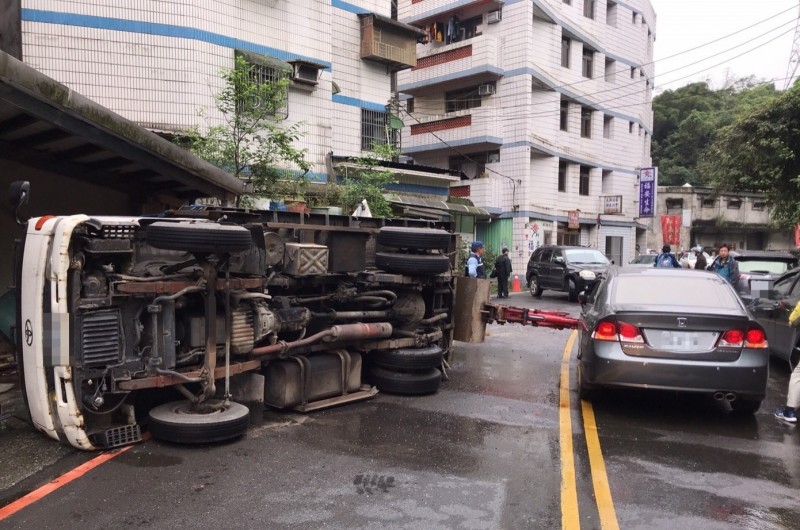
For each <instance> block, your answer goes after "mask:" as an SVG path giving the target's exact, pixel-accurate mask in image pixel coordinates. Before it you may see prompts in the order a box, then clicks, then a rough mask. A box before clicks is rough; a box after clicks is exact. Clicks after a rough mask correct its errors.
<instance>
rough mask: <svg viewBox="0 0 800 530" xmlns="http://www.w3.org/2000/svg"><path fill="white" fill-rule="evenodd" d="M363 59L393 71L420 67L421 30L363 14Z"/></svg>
mask: <svg viewBox="0 0 800 530" xmlns="http://www.w3.org/2000/svg"><path fill="white" fill-rule="evenodd" d="M358 17H359V18H360V19H361V59H363V60H366V61H375V62H378V63H382V64H385V65H386V66H387V68H389V69H390V70H392V71H398V70H404V69H406V68H412V67H414V66H416V65H417V49H416V45H417V39H418V38H419V37H420V36H422V35H424V34H423V32H422V30H420V29H417V28H415V27H414V26H409V25H408V24H403V23H401V22H398V21H396V20H392V19H391V18H387V17H384V16H381V15H377V14H375V13H366V14H360V15H358Z"/></svg>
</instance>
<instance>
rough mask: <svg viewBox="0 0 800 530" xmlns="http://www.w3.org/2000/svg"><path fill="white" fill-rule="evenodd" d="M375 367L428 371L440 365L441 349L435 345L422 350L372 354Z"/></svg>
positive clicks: (384, 351)
mask: <svg viewBox="0 0 800 530" xmlns="http://www.w3.org/2000/svg"><path fill="white" fill-rule="evenodd" d="M372 360H373V362H374V363H375V365H376V366H380V367H381V368H388V369H390V370H429V369H431V368H437V367H439V366H441V365H442V349H441V348H440V347H439V345H437V344H431V345H430V346H426V347H424V348H400V349H398V350H383V351H377V352H375V353H373V354H372Z"/></svg>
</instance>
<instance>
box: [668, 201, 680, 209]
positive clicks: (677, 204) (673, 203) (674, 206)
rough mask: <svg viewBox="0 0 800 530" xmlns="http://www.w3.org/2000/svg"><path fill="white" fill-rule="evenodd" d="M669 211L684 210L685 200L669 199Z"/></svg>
mask: <svg viewBox="0 0 800 530" xmlns="http://www.w3.org/2000/svg"><path fill="white" fill-rule="evenodd" d="M667 210H683V199H667Z"/></svg>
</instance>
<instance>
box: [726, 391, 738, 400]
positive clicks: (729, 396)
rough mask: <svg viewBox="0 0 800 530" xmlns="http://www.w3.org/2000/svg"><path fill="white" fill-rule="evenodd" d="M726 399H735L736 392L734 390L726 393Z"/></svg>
mask: <svg viewBox="0 0 800 530" xmlns="http://www.w3.org/2000/svg"><path fill="white" fill-rule="evenodd" d="M725 399H727V400H728V401H735V400H736V394H734V393H733V392H728V393H727V394H725Z"/></svg>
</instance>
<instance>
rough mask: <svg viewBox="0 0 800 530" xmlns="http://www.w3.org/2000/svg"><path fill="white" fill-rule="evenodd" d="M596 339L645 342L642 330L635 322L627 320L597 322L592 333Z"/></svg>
mask: <svg viewBox="0 0 800 530" xmlns="http://www.w3.org/2000/svg"><path fill="white" fill-rule="evenodd" d="M592 338H593V339H595V340H606V341H619V342H639V343H643V342H644V337H643V336H642V332H641V331H640V330H639V328H637V327H636V326H634V325H633V324H628V323H626V322H619V323H617V322H613V321H609V320H604V321H602V322H600V323H599V324H597V326H596V327H595V328H594V333H592Z"/></svg>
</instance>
